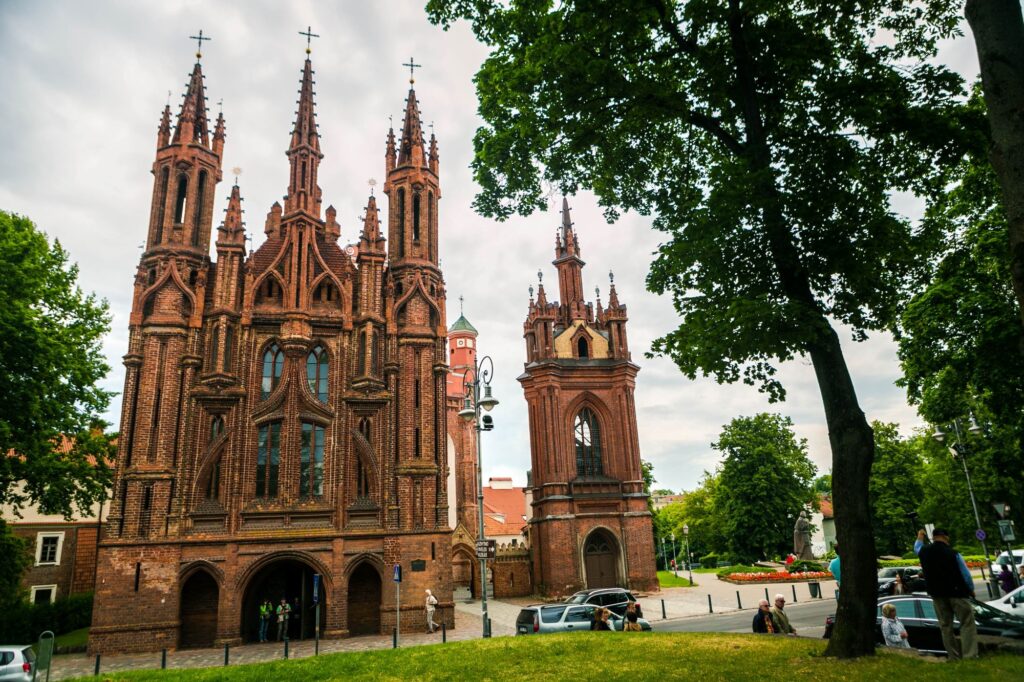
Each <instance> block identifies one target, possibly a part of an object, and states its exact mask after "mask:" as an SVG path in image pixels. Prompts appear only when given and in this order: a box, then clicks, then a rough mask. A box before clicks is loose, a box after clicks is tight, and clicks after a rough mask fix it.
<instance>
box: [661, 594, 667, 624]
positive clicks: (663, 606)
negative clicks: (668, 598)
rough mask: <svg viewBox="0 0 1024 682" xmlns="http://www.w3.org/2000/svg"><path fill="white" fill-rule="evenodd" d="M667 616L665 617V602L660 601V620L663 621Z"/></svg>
mask: <svg viewBox="0 0 1024 682" xmlns="http://www.w3.org/2000/svg"><path fill="white" fill-rule="evenodd" d="M666 618H668V616H666V615H665V600H664V599H662V600H661V619H662V620H665V619H666Z"/></svg>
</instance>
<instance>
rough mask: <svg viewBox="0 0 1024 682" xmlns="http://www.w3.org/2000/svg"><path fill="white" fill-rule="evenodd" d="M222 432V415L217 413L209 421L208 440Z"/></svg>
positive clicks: (213, 438) (214, 438)
mask: <svg viewBox="0 0 1024 682" xmlns="http://www.w3.org/2000/svg"><path fill="white" fill-rule="evenodd" d="M222 433H224V417H222V416H221V415H217V416H216V417H214V418H213V421H212V422H210V440H216V438H217V436H219V435H220V434H222Z"/></svg>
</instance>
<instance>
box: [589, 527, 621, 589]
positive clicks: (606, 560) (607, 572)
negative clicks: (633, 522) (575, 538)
mask: <svg viewBox="0 0 1024 682" xmlns="http://www.w3.org/2000/svg"><path fill="white" fill-rule="evenodd" d="M618 564H619V545H618V543H617V542H616V541H615V538H614V537H612V534H611V533H609V532H608V531H606V530H603V529H600V528H599V529H597V530H595V531H594V532H593V533H591V534H590V535H589V536H587V540H586V542H584V543H583V566H584V568H585V569H586V572H587V576H586V578H587V587H588V588H597V587H615V586H617V585H618V583H619V575H618V570H617V569H618Z"/></svg>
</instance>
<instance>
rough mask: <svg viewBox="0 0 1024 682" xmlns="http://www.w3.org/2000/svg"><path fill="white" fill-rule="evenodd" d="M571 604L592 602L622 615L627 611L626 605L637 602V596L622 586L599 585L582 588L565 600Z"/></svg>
mask: <svg viewBox="0 0 1024 682" xmlns="http://www.w3.org/2000/svg"><path fill="white" fill-rule="evenodd" d="M565 601H566V602H567V603H569V604H591V605H594V606H603V607H605V608H606V609H608V610H609V611H611V612H612V613H614V614H616V615H617V616H619V617H622V616H624V615H625V613H626V605H627V604H629V602H631V601H632V602H635V601H636V597H634V596H633V593H632V592H630V591H629V590H624V589H622V588H621V587H599V588H595V589H592V590H582V591H580V592H577V593H576V594H574V595H572V596H571V597H569V598H568V599H566V600H565Z"/></svg>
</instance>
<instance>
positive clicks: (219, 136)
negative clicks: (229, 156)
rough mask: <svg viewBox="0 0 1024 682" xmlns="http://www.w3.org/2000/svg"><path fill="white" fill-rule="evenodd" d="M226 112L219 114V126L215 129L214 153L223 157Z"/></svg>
mask: <svg viewBox="0 0 1024 682" xmlns="http://www.w3.org/2000/svg"><path fill="white" fill-rule="evenodd" d="M224 128H225V125H224V112H223V111H221V112H218V114H217V126H216V127H215V128H214V129H213V153H214V154H216V155H217V156H221V155H222V153H223V151H224V137H225V135H224Z"/></svg>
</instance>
